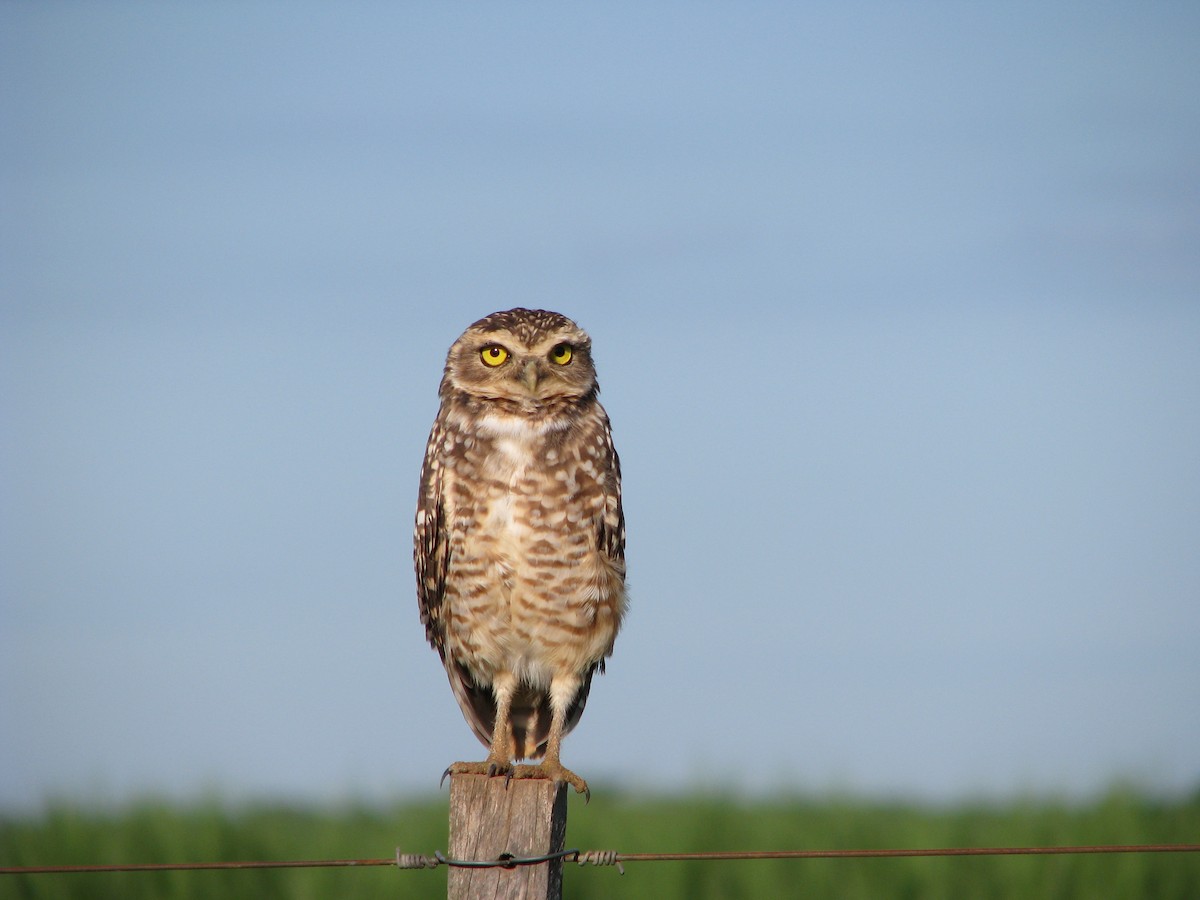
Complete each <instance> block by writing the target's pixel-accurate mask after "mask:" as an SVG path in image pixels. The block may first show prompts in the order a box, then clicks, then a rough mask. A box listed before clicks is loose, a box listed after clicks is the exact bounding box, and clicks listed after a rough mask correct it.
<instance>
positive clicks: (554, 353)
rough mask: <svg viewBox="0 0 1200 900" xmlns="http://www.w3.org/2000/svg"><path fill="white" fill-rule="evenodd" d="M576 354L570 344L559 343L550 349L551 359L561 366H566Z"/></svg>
mask: <svg viewBox="0 0 1200 900" xmlns="http://www.w3.org/2000/svg"><path fill="white" fill-rule="evenodd" d="M574 355H575V351H574V350H572V349H571V345H570V344H559V345H558V346H557V347H555V348H554V349H553V350H551V351H550V361H551V362H553V363H557V364H558V365H560V366H565V365H566V364H567V363H569V362H570V361H571V357H572V356H574Z"/></svg>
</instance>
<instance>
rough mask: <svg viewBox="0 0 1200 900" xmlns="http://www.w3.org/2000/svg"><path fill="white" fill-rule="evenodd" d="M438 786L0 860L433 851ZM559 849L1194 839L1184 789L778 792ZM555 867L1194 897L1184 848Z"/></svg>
mask: <svg viewBox="0 0 1200 900" xmlns="http://www.w3.org/2000/svg"><path fill="white" fill-rule="evenodd" d="M447 802H448V794H447V793H443V794H441V795H440V796H437V797H434V798H431V799H429V800H425V801H420V802H416V801H414V802H407V803H399V804H396V805H393V806H388V807H386V808H383V807H379V808H376V807H369V806H365V805H358V806H348V807H339V808H311V807H303V806H284V805H279V806H268V805H259V806H252V807H239V806H235V805H223V804H220V803H211V804H198V805H189V806H174V805H169V804H164V803H156V802H144V803H139V804H135V805H132V806H129V807H126V808H122V809H120V810H117V811H109V812H104V811H97V810H87V809H79V808H73V807H70V806H65V805H62V806H54V807H51V808H48V809H47V810H46V811H45V812H43V813H41V814H39V815H28V816H12V815H9V816H4V817H3V818H0V865H2V866H29V865H71V864H89V863H91V864H118V863H152V862H183V861H221V860H251V859H253V860H259V859H262V860H294V859H334V858H373V857H389V856H391V855H392V854H393V853H394V851H395V848H396V847H397V846H399V847H400V848H402V849H403V850H404V851H406V852H412V853H424V854H432V852H433V851H434V850H437V849H440V850H443V851H444V850H445V848H446V813H447V809H446V804H447ZM570 803H571V805H570V812H569V816H568V830H567V846H569V847H578V848H580V849H585V850H586V849H615V850H618V851H624V852H629V853H634V852H641V853H650V852H672V851H676V852H678V851H702V850H772V849H818V848H869V847H964V846H1035V845H1039V846H1047V845H1079V844H1146V843H1197V842H1200V794H1198V795H1196V796H1193V797H1191V798H1190V799H1187V800H1179V801H1171V802H1167V801H1160V800H1154V799H1150V798H1148V797H1145V796H1143V795H1140V794H1138V793H1136V792H1132V791H1125V790H1113V791H1111V792H1110V793H1108V794H1107V795H1105V796H1104V797H1101V798H1099V799H1096V800H1094V801H1091V802H1081V803H1065V802H1054V801H1046V800H1036V799H1031V800H1020V801H1012V802H1008V803H1002V804H999V803H989V804H984V803H980V804H960V805H955V806H949V807H944V808H943V807H936V806H917V805H911V804H901V803H895V804H893V803H882V802H871V801H869V800H862V799H854V798H845V799H836V798H835V799H830V798H806V797H803V796H794V797H786V798H780V799H777V800H774V801H769V802H767V801H761V800H759V801H739V800H736V799H732V798H724V797H688V796H680V797H642V796H633V795H628V794H622V793H620V792H619V791H612V790H607V789H605V787H604V786H603V785H598V786H596V790H595V791H594V796H593V800H592V802H591V804H589V805H586V806H585V805H584V804H583V803H582V802H580V801H578V798H575V797H572V799H571V801H570ZM625 869H626V874H625V875H624V876H621V875H619V874H618V873H617V871H616V870H615V869H609V868H593V867H587V868H581V867H579V866H576V865H574V864H568V865H567V866H566V870H565V876H564V895H565V896H566V897H568V898H600V897H653V898H675V897H679V898H718V897H719V898H737V897H806V898H807V897H814V898H816V897H838V898H879V897H889V898H955V900H963V898H999V897H1005V898H1009V897H1011V898H1016V897H1020V898H1031V897H1037V898H1042V897H1050V898H1122V897H1128V898H1139V900H1142V898H1181V900H1183V898H1188V900H1193V898H1197V897H1200V854H1138V855H1121V856H1055V857H1001V858H996V857H986V858H958V859H847V860H763V861H735V862H630V863H627V864H626V866H625ZM445 887H446V869H445V868H444V867H443V868H439V869H436V870H432V871H430V870H414V871H400V870H396V869H393V868H386V867H385V868H362V869H292V870H257V871H217V872H212V871H210V872H155V873H148V874H143V873H122V874H94V875H31V876H12V875H0V897H5V898H9V897H13V898H17V897H22V898H24V897H30V898H35V897H36V898H42V897H45V898H50V897H53V898H59V897H79V898H85V897H86V898H105V897H113V898H117V897H119V898H143V897H145V898H149V897H154V898H163V897H166V898H190V897H195V898H201V897H203V898H209V897H223V898H224V897H254V898H272V897H280V898H283V897H286V898H293V900H301V898H328V897H343V896H345V897H356V898H371V897H380V898H383V897H386V898H389V900H395V898H404V897H438V896H444V894H445Z"/></svg>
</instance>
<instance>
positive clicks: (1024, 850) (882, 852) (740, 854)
mask: <svg viewBox="0 0 1200 900" xmlns="http://www.w3.org/2000/svg"><path fill="white" fill-rule="evenodd" d="M1104 853H1200V844H1093V845H1086V846H1071V847H940V848H933V849H929V848H892V849H855V850H729V851H698V852H687V853H621V852H619V851H616V850H586V851H584V850H578V849H574V848H572V849H570V850H560V851H558V852H556V853H547V854H544V855H542V856H513V855H511V854H508V853H505V854H501V855H500V856H499V857H497V858H496V859H491V860H465V859H450V858H447V857H446V856H445V855H444V854H443V853H442V852H441V851H440V850H436V851H434V853H433V855H432V856H425V855H423V854H419V853H402V852H401V851H400V850H399V849H397V850H396V855H395V856H391V857H382V858H375V859H316V860H282V861H275V860H258V861H242V862H192V863H134V864H129V865H74V866H5V867H0V875H54V874H59V875H62V874H82V873H97V872H180V871H206V870H219V869H317V868H366V867H371V866H394V867H396V868H400V869H436V868H437V867H438V866H454V867H459V868H471V869H495V868H500V869H515V868H517V867H518V866H534V865H539V864H541V863H546V862H550V861H552V860H557V859H562V860H570V861H571V862H576V863H579V865H581V866H586V865H593V866H615V867H616V869H617V871H619V872H620V873H621V874H622V875H624V874H625V869H624V867H623V866H622V863H627V862H698V861H717V862H722V861H733V860H756V859H759V860H761V859H897V858H912V857H956V856H958V857H961V856H1066V855H1075V854H1104Z"/></svg>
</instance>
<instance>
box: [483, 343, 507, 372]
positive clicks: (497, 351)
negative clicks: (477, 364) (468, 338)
mask: <svg viewBox="0 0 1200 900" xmlns="http://www.w3.org/2000/svg"><path fill="white" fill-rule="evenodd" d="M479 358H480V359H482V360H483V364H484V365H485V366H492V367H493V368H495V367H496V366H500V365H503V364H504V362H505V361H506V360H507V359H508V351H507V350H505V349H504V348H503V347H501V346H500V345H499V344H488V345H487V346H486V347H484V348H483V349H482V350H480V351H479Z"/></svg>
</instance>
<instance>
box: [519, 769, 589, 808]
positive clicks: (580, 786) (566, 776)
mask: <svg viewBox="0 0 1200 900" xmlns="http://www.w3.org/2000/svg"><path fill="white" fill-rule="evenodd" d="M509 777H510V778H544V779H546V780H547V781H553V782H556V783H559V782H562V783H566V784H569V785H570V786H571V787H573V788H575V793H577V794H583V802H584V803H590V802H591V799H592V789H591V788H589V787H588V783H587V782H586V781H584V780H583V779H582V778H580V777H579V776H578V775H576V774H575V773H574V772H572V771H571V770H570V769H568V768H567V767H566V766H564V765H562V764H561V763H560V764H558V765H555V764H553V763H551V764H550V765H547V764H546V763H544V762H541V763H538V764H537V765H533V766H514V767H513V771H512V775H510V776H509Z"/></svg>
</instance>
